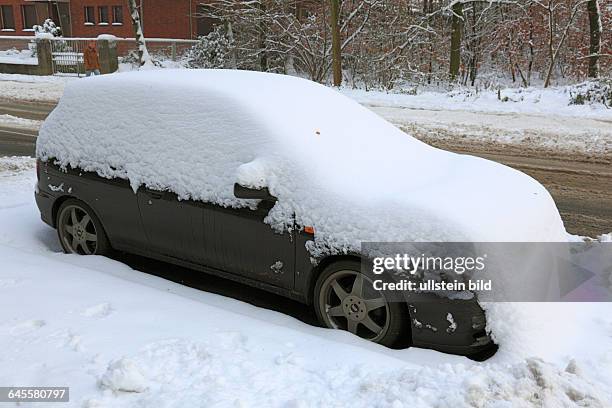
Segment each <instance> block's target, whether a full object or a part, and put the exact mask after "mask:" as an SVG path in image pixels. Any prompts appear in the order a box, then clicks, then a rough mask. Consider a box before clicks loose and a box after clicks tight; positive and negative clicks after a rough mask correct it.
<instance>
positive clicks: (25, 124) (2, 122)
mask: <svg viewBox="0 0 612 408" xmlns="http://www.w3.org/2000/svg"><path fill="white" fill-rule="evenodd" d="M41 123H42V121H39V120H31V119H24V118H20V117H17V116H12V115H6V114H4V115H3V114H0V126H7V125H8V126H10V127H19V128H27V129H38V128H39V127H40V125H41Z"/></svg>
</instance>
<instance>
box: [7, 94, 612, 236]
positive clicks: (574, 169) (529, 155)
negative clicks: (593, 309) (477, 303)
mask: <svg viewBox="0 0 612 408" xmlns="http://www.w3.org/2000/svg"><path fill="white" fill-rule="evenodd" d="M370 108H371V109H372V110H374V111H376V112H378V113H379V114H381V115H382V116H384V117H386V118H387V119H388V120H390V121H392V122H393V123H395V124H397V125H398V126H400V127H401V128H403V129H405V130H407V131H409V132H410V133H411V134H413V135H415V136H416V137H418V138H420V139H422V140H426V141H427V142H428V143H430V144H432V145H435V146H437V147H441V148H444V149H446V150H451V151H455V152H458V153H469V154H473V155H476V156H481V157H484V158H487V159H490V160H494V161H497V162H500V163H503V164H506V165H508V166H511V167H514V168H516V169H518V170H521V171H523V172H525V173H527V174H529V175H531V176H532V177H534V178H535V179H537V180H538V181H540V182H541V183H542V184H543V185H544V186H546V188H547V189H548V190H549V191H550V193H551V194H552V196H553V197H554V199H555V202H556V203H557V206H558V208H559V211H560V212H561V216H562V217H563V220H564V222H565V225H566V228H567V230H568V231H569V232H571V233H574V234H580V235H588V236H593V237H594V236H597V235H600V234H603V233H608V232H612V157H609V155H607V153H605V154H601V152H600V153H599V154H595V155H587V154H584V153H580V152H570V151H568V152H563V153H559V152H558V151H557V152H555V151H551V150H546V149H542V148H537V147H526V146H512V145H500V144H496V143H491V142H490V141H484V140H478V139H471V138H469V137H441V138H437V137H436V133H437V132H441V131H442V130H441V129H440V128H439V127H438V128H436V129H434V130H433V131H432V129H427V123H426V121H421V122H420V123H419V122H418V119H416V120H415V119H414V118H418V117H427V116H428V115H429V116H431V115H435V116H436V117H438V118H439V117H442V116H444V115H445V112H444V111H437V112H433V111H418V110H412V109H402V108H389V107H385V108H382V107H374V106H371V107H370ZM52 109H53V104H41V103H27V102H14V101H1V100H0V115H11V116H15V117H20V118H25V119H31V120H43V119H44V118H45V117H46V116H47V114H48V113H49V112H50V111H51V110H52ZM424 114H425V116H424ZM449 116H450V117H452V116H455V117H456V116H457V113H456V111H455V112H454V113H452V114H449ZM500 116H502V119H503V115H500V114H487V113H469V114H467V113H466V115H465V116H464V117H467V118H468V119H466V120H469V121H471V123H469V124H468V125H469V126H472V127H474V126H476V127H477V126H478V125H479V124H480V123H487V129H484V130H488V129H489V127H490V126H491V125H490V124H491V123H494V122H496V121H497V122H499V120H500V119H499V118H500ZM517 116H520V115H518V114H509V115H508V118H507V119H508V120H513V121H517V120H519V121H520V118H517ZM93 120H95V118H93ZM105 120H108V118H107V119H105ZM459 120H461V119H459ZM542 120H543V121H554V119H551V118H546V117H542ZM525 121H529V122H530V123H532V122H533V115H532V116H531V117H530V118H529V119H525ZM580 121H581V122H580V127H582V128H586V129H588V128H589V127H591V126H592V127H593V128H597V129H606V128H607V127H608V126H609V128H610V129H612V123H606V122H605V121H601V120H589V119H580ZM453 125H454V124H453V123H449V126H453ZM460 125H465V123H460ZM500 126H501V125H500ZM483 127H484V126H483ZM536 132H537V126H536ZM546 132H551V129H550V127H547V129H546ZM37 133H38V132H37V129H35V128H33V127H32V128H28V127H27V126H25V127H24V126H21V125H13V124H5V125H2V122H0V155H33V154H34V148H35V143H36V135H37ZM432 134H433V136H432ZM447 136H448V135H447Z"/></svg>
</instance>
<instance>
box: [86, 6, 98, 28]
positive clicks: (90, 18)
mask: <svg viewBox="0 0 612 408" xmlns="http://www.w3.org/2000/svg"><path fill="white" fill-rule="evenodd" d="M85 24H86V25H92V24H96V16H95V15H94V8H93V7H85Z"/></svg>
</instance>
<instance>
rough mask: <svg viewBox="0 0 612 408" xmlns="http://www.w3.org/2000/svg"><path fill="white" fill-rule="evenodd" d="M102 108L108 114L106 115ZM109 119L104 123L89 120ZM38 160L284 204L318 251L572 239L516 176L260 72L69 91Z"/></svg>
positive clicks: (49, 123) (278, 213) (197, 73)
mask: <svg viewBox="0 0 612 408" xmlns="http://www.w3.org/2000/svg"><path fill="white" fill-rule="evenodd" d="M101 109H102V111H101ZM101 112H103V113H104V115H105V116H107V117H112V118H113V120H112V121H111V122H108V121H92V120H90V118H91V117H92V115H94V116H97V115H100V114H101ZM37 155H38V157H41V158H43V159H45V160H46V159H50V158H53V159H57V161H58V162H59V164H61V165H62V166H72V167H79V168H82V169H84V170H88V171H97V172H98V174H100V175H101V176H104V177H121V178H126V179H129V181H130V183H131V185H132V187H133V189H134V190H136V189H137V188H138V187H139V186H141V185H145V186H148V187H150V188H155V189H161V190H171V191H174V192H176V193H177V194H178V195H179V197H181V198H183V199H187V198H192V199H197V200H203V201H208V202H213V203H217V204H221V205H225V206H245V205H247V201H244V200H238V199H236V198H234V196H233V185H234V183H235V182H240V183H241V184H243V185H246V186H257V187H260V186H262V185H266V186H267V187H269V189H270V192H271V193H272V194H273V195H275V196H276V197H278V202H277V204H276V206H275V207H274V208H273V209H272V211H271V212H270V214H269V216H268V218H267V222H268V223H270V224H271V225H272V226H273V227H275V228H277V229H282V228H283V227H284V226H285V224H287V223H291V222H292V220H293V218H292V217H293V214H295V215H296V220H297V222H298V223H299V224H301V225H310V226H313V227H314V228H315V230H316V231H317V233H316V235H315V237H316V238H315V244H314V245H311V247H310V248H309V249H310V250H311V251H312V253H313V254H314V255H319V254H321V253H322V252H336V251H347V250H358V249H359V247H360V243H361V241H415V240H429V241H444V240H456V241H464V240H468V241H501V240H508V241H562V240H564V239H565V232H564V228H563V224H562V221H561V218H560V216H559V213H558V211H557V209H556V207H555V204H554V202H553V200H552V198H551V197H550V195H549V194H548V192H547V191H546V190H545V189H544V188H543V187H542V186H541V185H540V184H538V183H537V182H536V181H535V180H533V179H531V178H530V177H528V176H526V175H524V174H522V173H520V172H518V171H515V170H513V169H510V168H508V167H505V166H502V165H499V164H496V163H493V162H490V161H487V160H484V159H480V158H476V157H472V156H465V155H457V154H453V153H449V152H446V151H442V150H439V149H435V148H433V147H431V146H429V145H426V144H424V143H422V142H420V141H418V140H416V139H414V138H412V137H411V136H408V135H406V134H405V133H404V132H402V131H401V130H399V129H398V128H396V127H395V126H393V125H391V124H390V123H388V122H386V121H385V120H384V119H382V118H380V117H379V116H377V115H376V114H374V113H373V112H371V111H370V110H368V109H366V108H364V107H362V106H361V105H359V104H357V103H356V102H354V101H352V100H350V99H349V98H346V97H344V96H342V95H341V94H340V93H338V92H336V91H335V90H333V89H330V88H327V87H325V86H322V85H319V84H315V83H313V82H310V81H306V80H303V79H298V78H294V77H289V76H281V75H272V74H262V73H256V72H240V71H218V70H188V71H172V70H166V71H155V72H145V73H143V72H138V73H126V74H118V75H112V76H102V77H97V78H93V79H92V78H90V79H86V80H83V81H78V82H72V83H70V84H68V86H67V88H66V91H65V94H64V97H63V98H62V100H61V101H60V104H59V105H58V107H57V108H56V109H55V110H54V111H53V112H52V113H51V115H50V116H49V118H48V119H47V120H46V121H45V123H44V124H43V126H42V128H41V130H40V136H39V138H38V142H37Z"/></svg>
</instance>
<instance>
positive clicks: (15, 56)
mask: <svg viewBox="0 0 612 408" xmlns="http://www.w3.org/2000/svg"><path fill="white" fill-rule="evenodd" d="M0 64H26V65H38V58H36V57H33V56H32V51H30V50H17V49H15V48H13V49H10V50H4V51H0Z"/></svg>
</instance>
